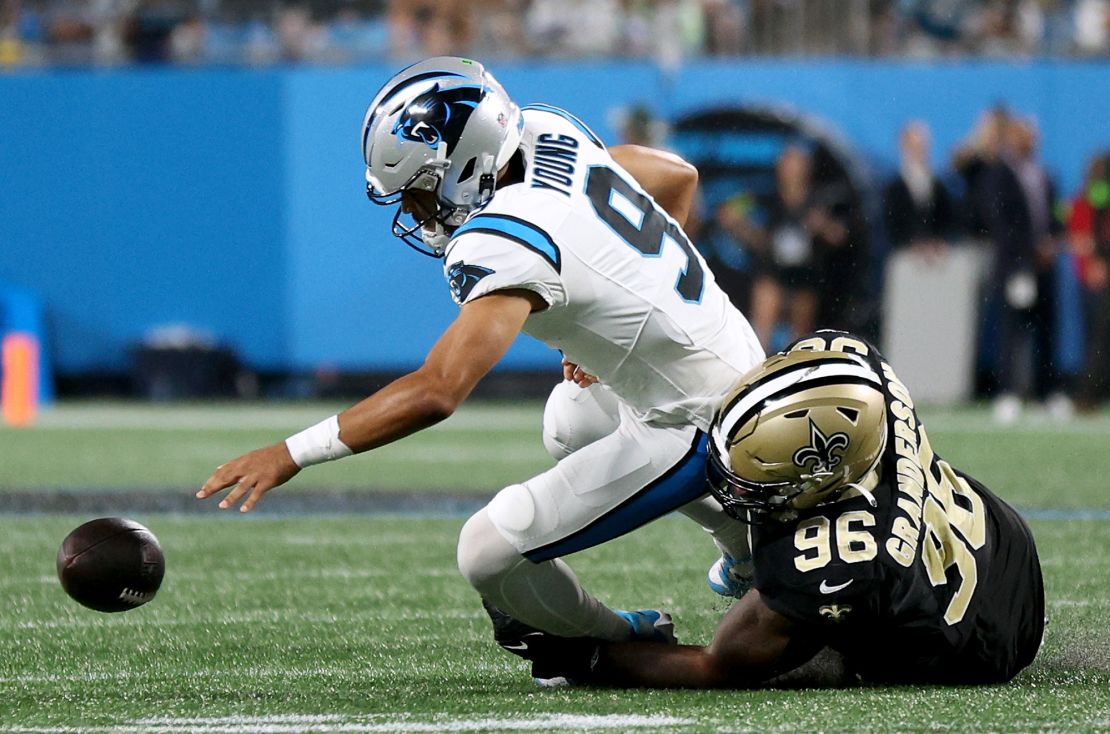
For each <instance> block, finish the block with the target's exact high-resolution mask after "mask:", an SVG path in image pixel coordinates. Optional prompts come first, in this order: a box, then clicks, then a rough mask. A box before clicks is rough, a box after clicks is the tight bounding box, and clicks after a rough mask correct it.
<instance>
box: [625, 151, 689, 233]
mask: <svg viewBox="0 0 1110 734" xmlns="http://www.w3.org/2000/svg"><path fill="white" fill-rule="evenodd" d="M609 154H610V155H611V156H613V160H615V161H616V162H617V163H618V164H620V166H621V167H622V168H623V169H624V170H626V171H628V172H629V173H630V174H631V175H632V178H634V179H636V182H637V183H638V184H640V186H642V187H643V189H644V191H646V192H648V193H649V194H651V198H653V199H655V201H656V203H657V204H659V206H661V207H663V209H665V210H666V212H667V213H668V214H670V215H671V217H672V218H673V219H674V220H675V221H676V222H678V223H679V224H680V225H682V226H683V227H685V226H686V220H687V219H688V218H689V216H690V208H691V207H692V206H693V204H694V194H695V193H696V192H697V189H698V169H696V168H694V167H693V166H692V165H691V164H689V163H687V162H686V161H684V160H683V159H682V158H680V157H678V156H677V155H675V154H674V153H668V152H667V151H665V150H657V149H655V148H647V147H644V146H642V145H615V146H613V147H612V148H610V149H609Z"/></svg>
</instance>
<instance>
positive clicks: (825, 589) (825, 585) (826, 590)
mask: <svg viewBox="0 0 1110 734" xmlns="http://www.w3.org/2000/svg"><path fill="white" fill-rule="evenodd" d="M853 581H855V579H848V580H847V581H845V582H844V583H842V584H835V585H829V582H828V581H827V580H825V579H822V580H821V585H820V586H818V587H817V590H818V591H820V592H821V593H822V594H835V593H836V592H838V591H840V590H841V589H847V588H848V587H849V586H851V585H852V582H853Z"/></svg>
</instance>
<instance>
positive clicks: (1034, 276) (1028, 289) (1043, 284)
mask: <svg viewBox="0 0 1110 734" xmlns="http://www.w3.org/2000/svg"><path fill="white" fill-rule="evenodd" d="M1004 140H1005V144H1004V149H1003V150H1004V155H1003V156H1002V159H1001V161H1000V162H999V163H997V164H995V165H993V166H991V167H990V169H989V170H988V171H987V173H986V174H985V177H986V179H985V181H984V194H985V196H986V201H987V212H986V213H987V227H988V231H989V233H990V241H991V245H992V274H991V278H990V281H989V282H990V297H991V301H992V303H993V304H994V309H995V311H994V313H995V314H996V318H997V324H996V326H997V330H998V349H997V369H998V375H997V376H998V387H999V391H1000V394H999V396H998V397H997V398H996V401H995V417H996V419H997V420H998V421H999V422H1002V423H1010V422H1013V421H1014V420H1016V419H1017V417H1018V415H1019V414H1020V412H1021V406H1022V400H1023V399H1024V398H1028V397H1032V396H1034V395H1037V396H1041V397H1047V398H1048V403H1047V406H1048V407H1049V409H1050V411H1052V412H1053V413H1055V414H1057V415H1058V416H1060V417H1064V416H1066V414H1067V413H1068V412H1070V403H1069V402H1068V399H1067V398H1066V397H1065V396H1064V394H1063V393H1062V392H1059V391H1060V388H1061V382H1060V378H1059V376H1058V375H1057V374H1055V366H1054V358H1053V347H1054V322H1053V317H1054V315H1055V314H1054V310H1053V296H1054V292H1055V291H1054V266H1055V260H1056V255H1057V252H1058V250H1059V240H1058V238H1059V235H1060V234H1061V227H1060V226H1059V223H1058V221H1057V220H1056V218H1055V216H1054V207H1055V191H1054V186H1053V183H1052V180H1051V179H1050V178H1049V176H1048V173H1047V172H1046V171H1045V169H1044V167H1043V166H1042V165H1041V163H1040V161H1039V160H1038V157H1037V131H1036V127H1035V125H1034V123H1033V122H1032V121H1031V120H1026V119H1016V118H1011V119H1010V120H1009V121H1008V122H1007V124H1006V127H1005V132H1004Z"/></svg>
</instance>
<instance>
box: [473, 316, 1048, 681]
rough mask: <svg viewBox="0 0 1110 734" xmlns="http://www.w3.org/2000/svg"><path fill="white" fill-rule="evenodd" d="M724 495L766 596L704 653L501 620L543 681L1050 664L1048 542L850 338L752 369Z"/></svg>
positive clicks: (715, 447) (1006, 674) (921, 676)
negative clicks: (835, 662) (951, 451)
mask: <svg viewBox="0 0 1110 734" xmlns="http://www.w3.org/2000/svg"><path fill="white" fill-rule="evenodd" d="M710 439H711V440H710V455H711V458H712V461H711V469H710V487H711V491H712V493H713V494H714V495H715V496H716V497H717V498H718V499H719V500H720V501H721V503H722V504H723V505H724V506H725V508H726V509H727V510H728V511H729V512H730V513H731V514H733V515H734V516H735V517H736V518H738V519H740V520H743V521H744V522H747V523H750V524H751V531H752V550H753V560H754V567H755V579H754V587H755V588H754V589H753V590H752V591H750V592H748V593H747V594H745V595H744V596H743V597H742V598H741V599H740V601H739V602H737V603H736V604H735V605H733V607H732V608H731V609H730V610H729V611H728V613H727V614H726V615H725V617H724V618H723V619H722V621H721V623H720V624H719V626H718V627H717V631H716V633H715V635H714V637H713V641H712V642H711V643H710V644H709V645H708V646H706V647H698V646H688V645H681V646H675V645H666V644H661V643H660V644H657V643H604V642H599V641H595V640H587V639H576V640H567V639H562V638H553V637H551V636H548V635H545V634H543V633H538V634H537V633H536V631H535V630H531V629H530V628H526V627H524V626H523V625H520V624H519V623H517V622H515V621H514V620H511V619H509V618H507V617H505V616H504V615H500V614H499V613H498V612H497V610H495V609H493V610H491V616H492V617H493V619H494V628H495V635H496V637H497V638H498V641H499V642H500V643H501V644H502V645H503V646H505V647H506V649H509V650H511V651H513V652H515V653H516V654H522V655H523V656H524V657H526V658H529V659H531V660H532V661H533V676H534V677H536V678H537V680H546V681H552V680H555V681H559V680H562V679H566V680H569V681H574V682H579V683H586V684H597V685H633V686H666V687H672V686H680V687H697V688H700V687H744V686H756V685H759V684H761V683H763V682H765V681H768V680H770V679H772V678H774V677H775V676H778V675H780V674H782V673H784V672H787V671H790V670H792V669H794V668H796V667H797V666H799V665H801V664H803V663H805V662H806V661H808V660H809V659H810V658H812V657H813V656H814V655H815V654H816V653H817V652H818V651H820V650H821V649H822V648H825V647H828V648H832V649H833V650H836V651H838V652H840V653H841V654H842V655H843V658H844V663H845V665H846V667H847V668H848V669H849V670H850V671H852V672H854V673H856V674H858V675H859V676H860V677H861V678H862V679H864V680H869V681H874V682H892V683H904V682H920V683H951V684H967V683H997V682H1003V681H1007V680H1009V679H1010V678H1012V677H1013V676H1014V675H1016V674H1017V673H1018V672H1019V671H1020V670H1022V668H1024V667H1026V666H1027V665H1029V663H1030V662H1032V660H1033V658H1034V657H1035V655H1036V654H1037V650H1038V648H1039V646H1040V643H1041V638H1042V634H1043V630H1044V591H1043V586H1042V582H1041V570H1040V564H1039V562H1038V560H1037V552H1036V548H1035V546H1034V543H1033V536H1032V534H1031V533H1030V531H1029V528H1028V526H1027V525H1026V524H1025V522H1024V521H1023V520H1022V519H1021V517H1020V516H1019V515H1018V514H1017V513H1016V512H1015V511H1014V510H1013V508H1011V507H1010V506H1009V505H1007V504H1006V503H1005V502H1003V501H1002V500H1000V499H999V498H998V497H996V496H995V495H994V494H992V493H991V492H990V491H989V490H988V489H987V488H986V487H984V486H983V485H982V484H980V483H979V482H977V481H976V480H974V479H972V478H971V477H969V476H967V475H966V474H964V473H963V472H960V471H959V470H956V469H953V468H952V467H951V466H950V465H949V464H948V463H947V462H945V461H943V460H941V459H940V457H938V456H937V455H936V454H935V453H934V452H933V449H932V446H931V445H930V443H929V439H928V437H927V436H926V433H925V428H924V426H922V425H921V422H920V421H919V420H918V418H917V414H916V412H915V410H914V405H913V401H912V400H911V398H910V396H909V393H908V392H907V390H906V387H905V385H903V384H902V383H901V382H900V381H899V380H898V378H897V376H896V375H895V374H894V371H893V370H892V369H891V368H890V365H889V364H887V363H886V362H885V361H884V360H883V359H882V357H881V356H880V355H879V353H878V352H877V350H876V349H875V348H874V346H872V345H871V344H869V343H867V342H866V341H864V340H862V339H859V338H856V337H854V336H852V335H850V334H847V333H845V332H832V331H823V332H818V333H817V334H816V335H813V336H811V337H807V338H803V339H801V340H799V341H797V342H795V343H794V344H793V345H792V346H791V347H790V349H789V350H787V351H786V352H784V353H781V354H777V355H774V356H772V357H771V358H769V359H768V360H767V361H766V362H764V363H763V364H762V365H761V366H760V367H758V368H757V369H755V370H753V371H752V372H751V373H749V374H748V375H747V376H746V377H745V378H744V380H743V382H742V383H741V384H740V386H739V387H738V388H737V389H736V390H735V391H734V392H733V393H732V394H731V395H730V396H729V398H728V400H727V401H726V402H725V404H724V405H723V407H722V408H721V410H720V412H719V413H718V415H717V417H716V420H715V422H714V425H713V428H712V435H711V437H710Z"/></svg>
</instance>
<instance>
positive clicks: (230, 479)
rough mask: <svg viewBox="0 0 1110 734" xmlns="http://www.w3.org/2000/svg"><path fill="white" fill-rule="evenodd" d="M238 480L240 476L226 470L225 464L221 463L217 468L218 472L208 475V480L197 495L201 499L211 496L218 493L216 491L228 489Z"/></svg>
mask: <svg viewBox="0 0 1110 734" xmlns="http://www.w3.org/2000/svg"><path fill="white" fill-rule="evenodd" d="M237 481H239V477H238V476H237V475H235V474H232V473H230V472H225V471H224V465H222V464H221V465H220V467H219V468H218V469H216V473H215V474H213V475H212V476H210V477H208V480H207V481H206V482H205V483H204V485H203V486H202V487H201V488H200V491H199V492H197V497H198V498H199V499H204V498H205V497H211V496H212V495H214V494H216V492H219V491H220V490H222V489H227V488H228V487H230V486H231V485H233V484H235V482H237Z"/></svg>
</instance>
